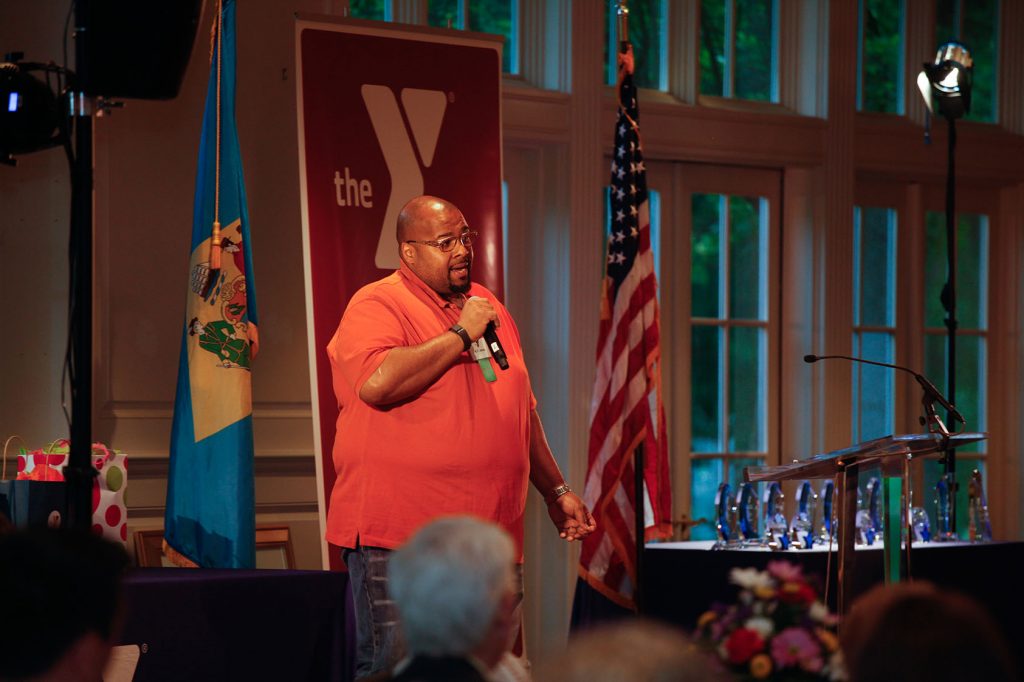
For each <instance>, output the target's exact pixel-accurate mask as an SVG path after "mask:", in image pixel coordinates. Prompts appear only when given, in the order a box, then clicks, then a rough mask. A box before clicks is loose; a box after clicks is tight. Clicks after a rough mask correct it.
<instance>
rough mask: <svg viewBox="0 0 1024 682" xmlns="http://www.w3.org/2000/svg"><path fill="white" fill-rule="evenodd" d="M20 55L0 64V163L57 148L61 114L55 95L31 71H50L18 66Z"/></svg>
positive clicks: (59, 136)
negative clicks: (1, 104) (0, 103)
mask: <svg viewBox="0 0 1024 682" xmlns="http://www.w3.org/2000/svg"><path fill="white" fill-rule="evenodd" d="M19 58H20V55H17V54H15V55H8V56H7V59H8V61H6V62H3V63H0V102H3V103H5V104H6V106H2V107H0V162H3V163H11V164H13V163H14V161H13V159H12V157H13V156H16V155H18V154H29V153H31V152H36V151H40V150H42V149H49V148H50V147H54V146H57V145H59V144H61V141H62V138H61V133H60V123H61V112H60V104H59V102H58V100H57V95H56V94H55V93H54V92H53V90H52V89H51V88H50V86H49V85H48V84H47V83H45V82H43V81H41V80H39V79H38V78H36V77H35V76H33V75H32V74H31V73H30V72H31V71H48V70H52V69H51V67H47V66H45V65H42V64H29V63H19V62H18V59H19Z"/></svg>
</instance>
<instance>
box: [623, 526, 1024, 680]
mask: <svg viewBox="0 0 1024 682" xmlns="http://www.w3.org/2000/svg"><path fill="white" fill-rule="evenodd" d="M714 544H715V543H714V542H712V541H708V542H665V543H649V544H648V545H647V553H646V555H645V557H644V561H645V567H644V568H645V572H644V576H643V579H644V580H645V581H646V582H645V585H646V590H647V594H649V595H651V599H650V600H649V601H648V608H647V610H646V615H647V616H650V617H652V618H657V619H659V620H664V621H667V622H669V623H672V624H675V625H678V626H680V627H682V628H684V629H686V630H688V631H689V630H693V628H694V626H695V624H696V622H697V619H698V618H699V617H700V614H702V613H703V612H704V611H706V610H708V608H710V606H711V604H712V603H714V602H716V601H718V602H722V603H731V602H733V601H735V599H736V593H737V590H738V588H737V587H736V586H735V585H731V584H730V583H729V571H730V570H731V569H733V568H750V567H753V568H757V569H759V570H763V569H764V568H765V567H766V566H767V565H768V562H769V561H777V560H785V561H789V562H790V563H793V564H797V565H799V566H801V567H802V568H803V570H804V574H805V575H809V576H816V577H817V578H818V581H819V584H820V587H821V589H824V585H825V570H826V566H827V565H828V563H829V557H828V548H827V546H825V547H820V548H815V549H810V550H788V551H778V552H773V551H770V550H767V549H760V548H751V549H721V550H713V549H711V548H712V547H713V546H714ZM854 551H855V552H856V554H857V572H856V573H855V574H854V576H853V579H852V583H851V584H850V585H848V591H849V592H848V597H849V598H850V599H851V601H855V600H856V598H857V597H858V596H859V595H861V594H863V593H864V592H866V591H867V590H868V589H870V588H871V587H873V586H874V585H877V584H880V583H882V582H883V581H884V575H883V561H882V549H881V546H880V545H879V544H877V543H876V546H874V547H862V546H858V547H857V548H856V549H855V550H854ZM912 556H913V559H912V561H913V567H914V571H913V577H914V579H915V580H927V581H930V582H932V583H934V584H936V585H938V586H939V587H940V588H947V589H950V590H956V591H958V592H962V593H964V594H967V595H969V596H971V597H973V598H974V599H976V600H977V601H978V602H980V603H981V604H982V606H984V607H985V608H986V609H988V611H989V613H990V614H991V615H992V617H993V619H995V621H996V624H997V625H998V626H999V627H1000V629H1001V630H1002V632H1003V634H1004V636H1005V637H1006V639H1007V641H1008V642H1010V643H1011V646H1012V645H1013V643H1014V642H1020V641H1024V619H1022V618H1021V614H1022V613H1024V591H1022V590H1020V589H1019V588H1018V581H1019V580H1020V567H1021V566H1024V542H989V543H979V544H969V543H954V542H944V543H939V542H931V543H914V545H913V548H912ZM836 564H837V562H836V561H835V558H834V557H833V560H832V571H833V575H832V585H833V586H834V585H835V584H836V583H835V578H836V569H837V565H836ZM830 591H831V594H830V595H829V602H830V604H829V606H830V607H831V608H832V610H833V611H835V608H836V589H835V588H834V587H832V588H831V589H830ZM1013 653H1014V655H1015V656H1017V658H1018V661H1017V663H1018V667H1019V668H1020V669H1024V667H1020V666H1021V664H1022V663H1024V650H1022V649H1021V648H1020V647H1017V648H1016V649H1014V651H1013Z"/></svg>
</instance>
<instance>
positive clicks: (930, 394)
mask: <svg viewBox="0 0 1024 682" xmlns="http://www.w3.org/2000/svg"><path fill="white" fill-rule="evenodd" d="M832 359H839V360H851V361H852V362H863V363H864V364H867V365H878V366H879V367H889V368H890V369H898V370H900V371H902V372H908V373H909V374H912V375H913V377H914V379H915V380H916V381H917V383H918V384H920V385H921V388H922V389H924V401H923V402H924V404H925V411H926V412H927V411H928V410H929V408H930V403H931V401H935V402H937V403H938V404H940V405H942V407H944V408H945V409H946V411H947V412H949V414H950V416H952V417H953V418H954V419H956V420H957V421H958V422H960V423H961V424H965V425H966V424H967V421H966V420H965V419H964V416H963V415H962V414H960V411H959V410H957V409H956V407H954V406H953V403H951V402H949V401H948V400H946V398H945V396H943V395H942V394H941V393H939V389H937V388H935V384H933V383H932V382H930V381H928V379H927V378H926V377H925V376H924V375H922V374H919V373H917V372H915V371H914V370H912V369H910V368H909V367H903V366H901V365H891V364H889V363H888V362H875V361H874V360H865V359H864V358H856V357H853V356H852V355H805V356H804V362H806V363H814V362H817V361H818V360H832Z"/></svg>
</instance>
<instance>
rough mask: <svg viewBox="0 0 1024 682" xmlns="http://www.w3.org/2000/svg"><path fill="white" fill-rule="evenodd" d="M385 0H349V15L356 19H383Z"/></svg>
mask: <svg viewBox="0 0 1024 682" xmlns="http://www.w3.org/2000/svg"><path fill="white" fill-rule="evenodd" d="M385 1H386V0H349V3H348V13H349V16H352V17H355V18H356V19H375V20H377V21H384V18H385V17H384V5H385Z"/></svg>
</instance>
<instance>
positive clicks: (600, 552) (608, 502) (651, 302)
mask: <svg viewBox="0 0 1024 682" xmlns="http://www.w3.org/2000/svg"><path fill="white" fill-rule="evenodd" d="M623 63H624V65H623ZM637 119H638V110H637V100H636V87H635V85H634V84H633V75H632V50H630V51H629V52H628V53H627V54H626V55H624V56H620V81H619V115H618V120H617V121H616V124H615V150H614V155H613V159H612V174H611V187H610V196H609V198H610V207H611V213H610V225H609V231H608V234H607V241H608V252H607V262H606V266H605V278H604V282H603V286H602V295H601V327H600V330H599V336H598V341H597V379H596V381H595V382H594V393H593V397H592V400H591V408H590V446H589V451H588V469H587V481H586V486H585V488H584V493H583V499H584V501H585V502H586V503H587V505H588V506H589V507H590V508H591V509H592V510H593V512H594V516H595V518H596V520H597V530H596V531H595V532H594V533H592V534H591V535H590V536H588V537H587V538H586V540H584V542H583V550H582V552H581V554H580V574H581V576H582V577H583V578H584V579H585V580H586V581H587V583H588V584H589V585H590V586H591V587H593V588H594V589H596V590H597V591H599V592H600V593H601V594H603V595H604V596H606V597H608V598H609V599H611V600H612V601H614V602H615V603H617V604H619V605H621V606H625V607H628V608H634V607H635V604H634V601H633V594H634V587H635V585H636V561H635V559H636V540H635V530H634V529H635V525H636V524H635V513H634V510H635V508H636V500H635V497H636V495H635V482H634V473H633V471H634V469H633V462H634V453H635V451H636V448H637V446H639V445H641V444H642V445H643V446H644V453H645V457H644V460H645V465H644V483H645V486H644V493H645V495H644V499H643V500H642V504H643V513H644V516H645V519H644V521H645V522H644V526H645V528H646V533H645V534H646V537H647V539H651V538H653V537H663V536H665V535H667V534H669V533H670V532H671V514H672V496H671V484H670V481H669V474H668V450H667V439H666V436H665V414H664V409H663V407H662V403H661V391H660V380H659V360H660V351H659V345H658V336H659V333H658V299H657V290H658V283H657V280H656V279H655V274H654V257H653V254H652V253H651V230H650V207H649V203H648V197H647V172H646V170H645V168H644V158H643V152H642V150H641V148H640V130H639V128H638V127H637Z"/></svg>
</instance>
